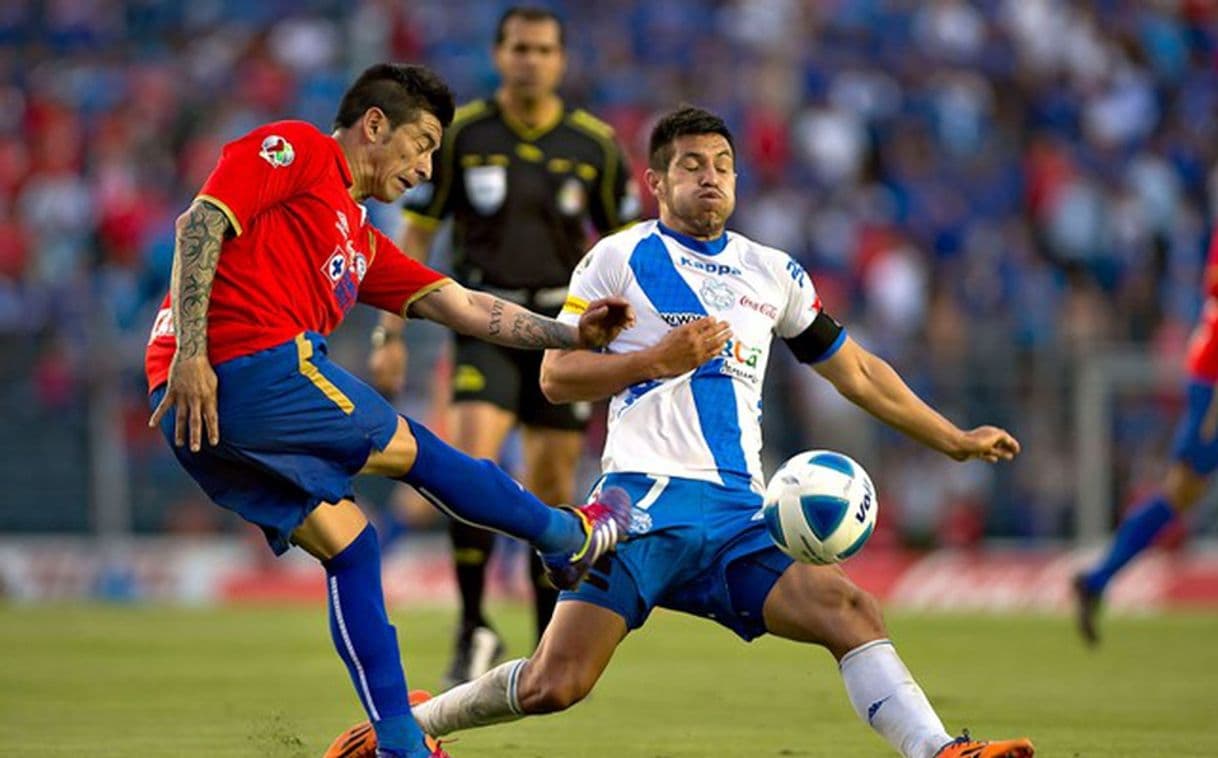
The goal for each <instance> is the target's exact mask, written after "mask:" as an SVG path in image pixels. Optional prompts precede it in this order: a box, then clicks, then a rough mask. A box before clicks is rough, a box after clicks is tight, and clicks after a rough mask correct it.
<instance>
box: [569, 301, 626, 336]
mask: <svg viewBox="0 0 1218 758" xmlns="http://www.w3.org/2000/svg"><path fill="white" fill-rule="evenodd" d="M632 326H634V308H633V307H632V306H631V305H630V301H628V300H626V298H624V297H603V298H601V299H599V300H593V301H592V302H591V303H588V308H587V310H585V311H584V315H582V316H580V317H579V346H580V347H582V348H598V347H604V346H605V345H608V344H609V343H610V342H613V340H614V339H615V338H616V337H617V336H618V335H619V334H621V332H622V330H624V329H629V328H630V327H632Z"/></svg>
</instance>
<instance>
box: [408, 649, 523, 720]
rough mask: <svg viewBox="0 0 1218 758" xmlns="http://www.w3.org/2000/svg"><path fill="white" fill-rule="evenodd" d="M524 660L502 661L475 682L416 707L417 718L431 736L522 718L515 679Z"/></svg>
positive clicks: (458, 687)
mask: <svg viewBox="0 0 1218 758" xmlns="http://www.w3.org/2000/svg"><path fill="white" fill-rule="evenodd" d="M524 664H525V659H523V658H518V659H516V660H514V661H508V662H507V663H501V664H499V665H498V666H496V667H495V668H493V669H491V670H490V671H488V672H486V673H485V674H483V675H482V676H480V677H478V678H477V679H474V680H473V681H469V682H466V683H465V684H461V685H458V686H456V687H453V688H452V689H451V690H449V691H448V692H444V693H441V694H439V695H436V696H435V697H433V698H432V699H431V700H428V701H427V702H425V703H422V704H420V705H416V706H413V707H412V708H411V709H410V710H411V712H412V713H414V720H415V721H417V722H419V726H420V727H422V728H423V731H424V732H426V733H427V734H429V735H431V736H432V737H443V736H444V735H446V734H450V733H452V732H456V731H460V730H462V729H470V728H472V727H475V726H489V725H490V724H499V723H502V722H504V721H515V720H516V719H519V718H522V717H523V716H524V712H523V711H521V710H520V702H519V701H518V700H517V699H516V681H517V679H518V678H519V676H520V670H521V669H522V668H523V667H524Z"/></svg>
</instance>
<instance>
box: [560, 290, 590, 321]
mask: <svg viewBox="0 0 1218 758" xmlns="http://www.w3.org/2000/svg"><path fill="white" fill-rule="evenodd" d="M586 310H588V301H587V300H584V299H583V298H582V297H576V296H575V295H567V299H566V302H564V303H563V304H562V312H563V313H574V314H575V315H576V316H582V315H583V314H584V311H586Z"/></svg>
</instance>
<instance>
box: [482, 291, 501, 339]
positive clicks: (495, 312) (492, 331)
mask: <svg viewBox="0 0 1218 758" xmlns="http://www.w3.org/2000/svg"><path fill="white" fill-rule="evenodd" d="M501 331H503V301H502V300H500V299H499V298H495V299H494V300H492V301H491V323H490V326H489V327H487V330H486V333H487V334H489V335H490V336H492V337H498V336H499V332H501Z"/></svg>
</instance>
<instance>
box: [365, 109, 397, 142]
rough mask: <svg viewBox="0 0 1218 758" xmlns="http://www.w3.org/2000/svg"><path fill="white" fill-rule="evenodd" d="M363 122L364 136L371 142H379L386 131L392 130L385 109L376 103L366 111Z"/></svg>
mask: <svg viewBox="0 0 1218 758" xmlns="http://www.w3.org/2000/svg"><path fill="white" fill-rule="evenodd" d="M361 122H362V124H363V128H364V137H365V138H366V139H367V140H368V141H369V142H379V141H380V140H381V139H382V138H383V137H384V135H385V133H386V132H388V131H391V130H390V128H389V118H388V117H387V116H386V115H385V111H383V110H381V109H380V108H378V107H376V106H375V105H374V106H372V107H371V108H369V109H368V110H366V111H364V117H363V119H362V120H361Z"/></svg>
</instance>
